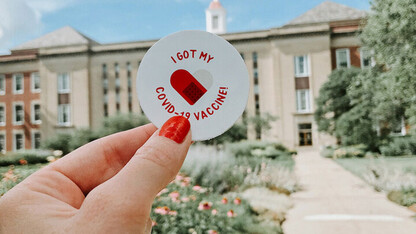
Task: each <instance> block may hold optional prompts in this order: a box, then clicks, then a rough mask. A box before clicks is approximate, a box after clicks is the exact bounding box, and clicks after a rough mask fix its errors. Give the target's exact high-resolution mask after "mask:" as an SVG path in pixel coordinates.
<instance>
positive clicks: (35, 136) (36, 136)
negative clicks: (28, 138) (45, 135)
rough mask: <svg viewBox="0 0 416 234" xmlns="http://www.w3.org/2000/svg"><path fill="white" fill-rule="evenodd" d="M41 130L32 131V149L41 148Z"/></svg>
mask: <svg viewBox="0 0 416 234" xmlns="http://www.w3.org/2000/svg"><path fill="white" fill-rule="evenodd" d="M40 141H41V137H40V132H38V131H34V132H32V149H39V148H40Z"/></svg>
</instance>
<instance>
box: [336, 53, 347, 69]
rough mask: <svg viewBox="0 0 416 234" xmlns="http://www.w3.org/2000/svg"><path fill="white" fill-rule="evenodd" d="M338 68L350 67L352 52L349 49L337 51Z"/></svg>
mask: <svg viewBox="0 0 416 234" xmlns="http://www.w3.org/2000/svg"><path fill="white" fill-rule="evenodd" d="M335 55H336V61H337V68H343V67H346V68H348V67H350V66H351V61H350V50H349V49H337V50H336V51H335Z"/></svg>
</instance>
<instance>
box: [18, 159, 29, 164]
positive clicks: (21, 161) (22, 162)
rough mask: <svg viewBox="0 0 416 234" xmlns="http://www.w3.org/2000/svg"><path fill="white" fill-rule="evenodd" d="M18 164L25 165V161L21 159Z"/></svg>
mask: <svg viewBox="0 0 416 234" xmlns="http://www.w3.org/2000/svg"><path fill="white" fill-rule="evenodd" d="M19 163H20V165H26V164H27V161H26V160H25V159H23V158H22V159H20V160H19Z"/></svg>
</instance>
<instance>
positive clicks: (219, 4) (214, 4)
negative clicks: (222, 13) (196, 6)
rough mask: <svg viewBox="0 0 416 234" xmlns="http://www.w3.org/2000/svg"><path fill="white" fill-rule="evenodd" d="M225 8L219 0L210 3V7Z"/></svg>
mask: <svg viewBox="0 0 416 234" xmlns="http://www.w3.org/2000/svg"><path fill="white" fill-rule="evenodd" d="M221 8H224V7H223V6H222V5H221V3H220V1H219V0H213V1H212V2H211V3H210V4H209V9H221Z"/></svg>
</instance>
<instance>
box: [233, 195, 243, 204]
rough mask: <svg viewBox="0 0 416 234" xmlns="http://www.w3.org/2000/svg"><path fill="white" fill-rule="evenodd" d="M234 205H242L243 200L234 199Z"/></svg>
mask: <svg viewBox="0 0 416 234" xmlns="http://www.w3.org/2000/svg"><path fill="white" fill-rule="evenodd" d="M234 204H236V205H240V204H241V199H240V198H239V197H237V198H235V199H234Z"/></svg>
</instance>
